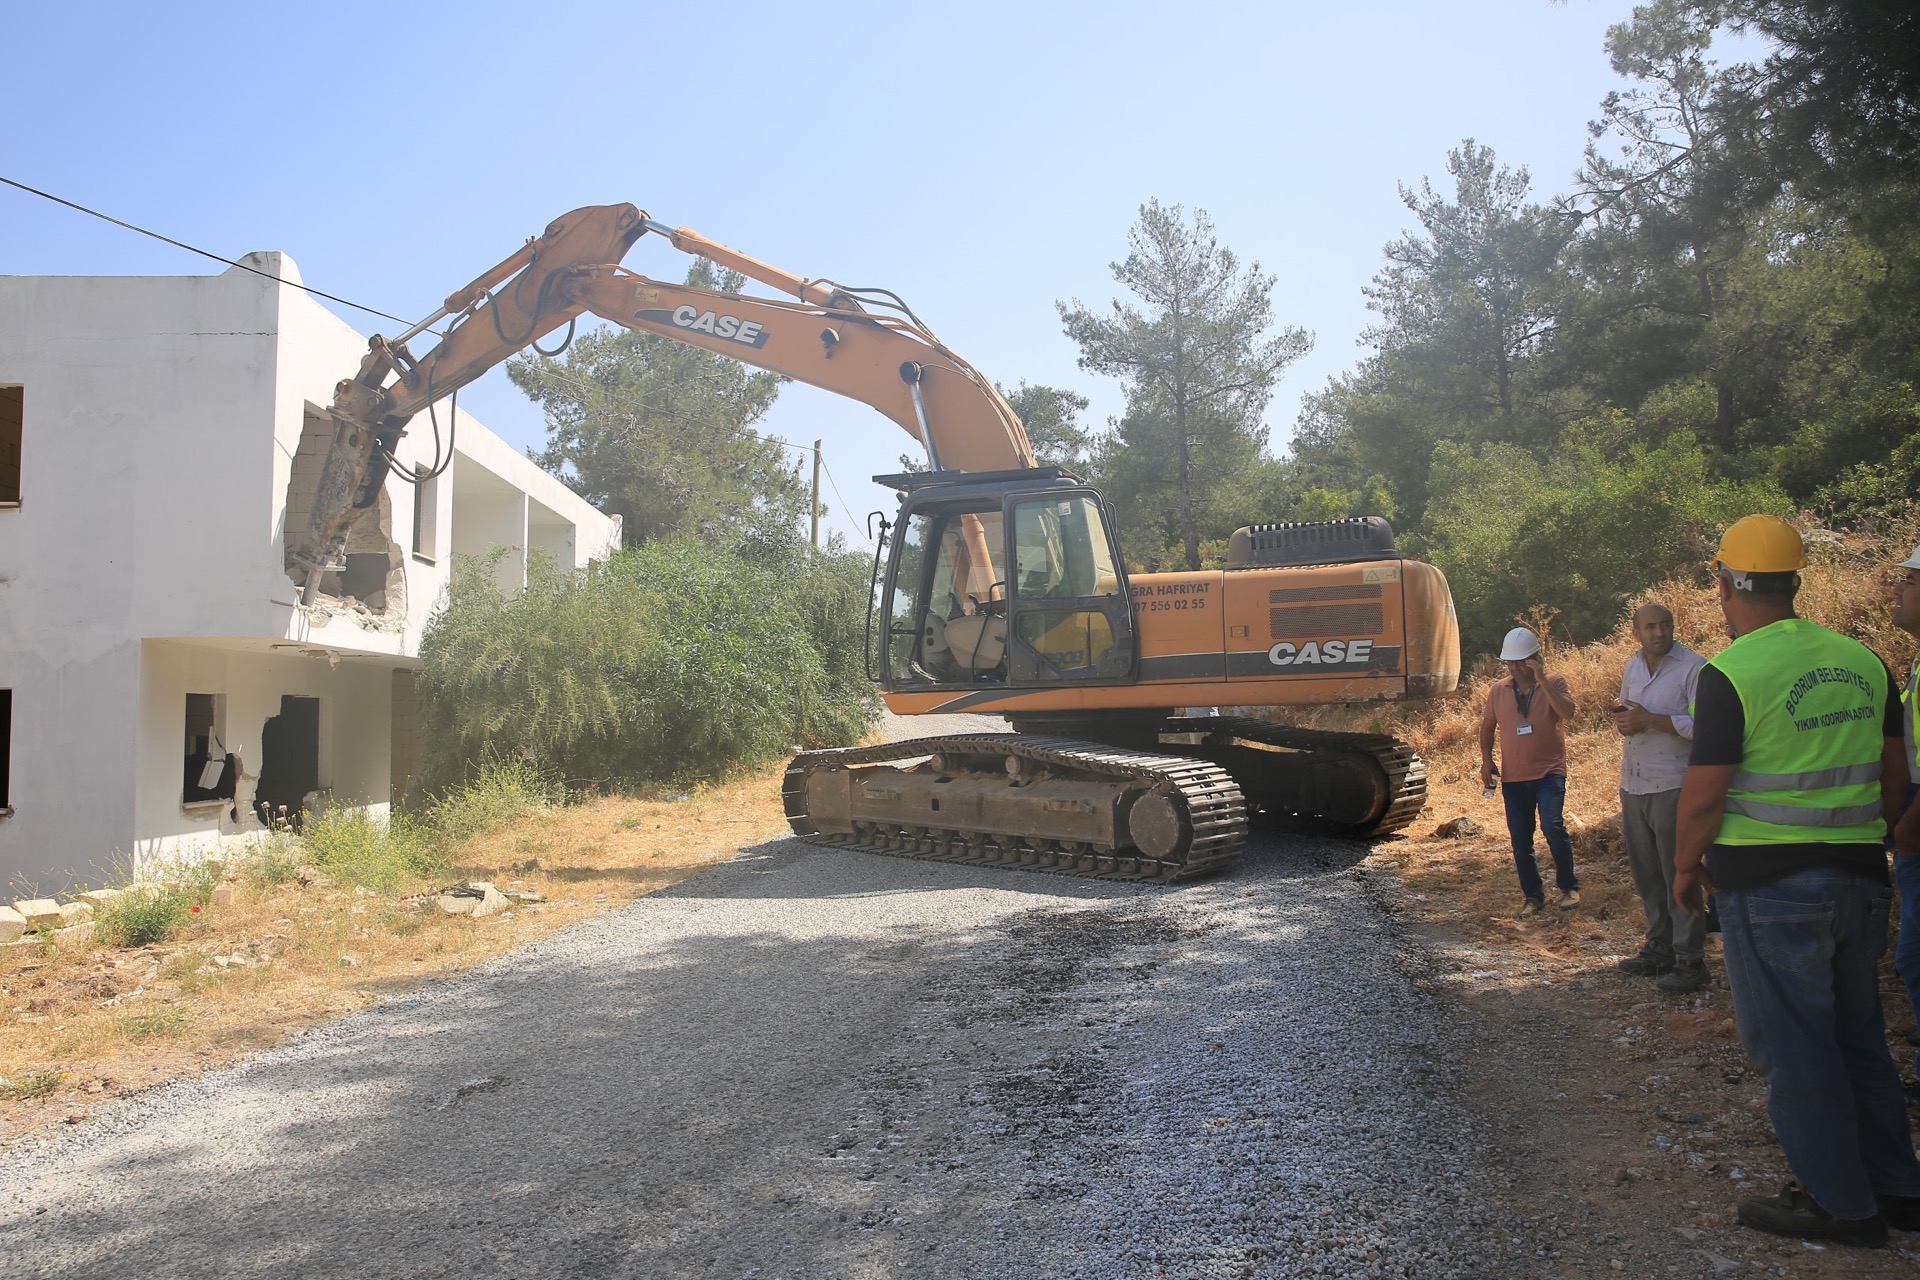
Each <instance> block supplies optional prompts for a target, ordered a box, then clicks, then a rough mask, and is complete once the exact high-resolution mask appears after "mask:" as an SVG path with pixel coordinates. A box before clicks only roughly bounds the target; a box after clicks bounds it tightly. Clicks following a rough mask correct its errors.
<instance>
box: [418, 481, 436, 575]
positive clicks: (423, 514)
mask: <svg viewBox="0 0 1920 1280" xmlns="http://www.w3.org/2000/svg"><path fill="white" fill-rule="evenodd" d="M413 474H414V480H415V483H414V486H413V554H414V558H415V559H418V560H425V561H426V562H427V563H428V564H432V563H433V562H434V561H435V560H438V559H439V558H440V481H439V479H438V477H436V478H434V479H432V480H429V479H427V476H429V475H431V474H432V473H431V472H430V471H428V470H427V468H425V467H423V466H421V465H419V464H418V463H415V464H414V468H413Z"/></svg>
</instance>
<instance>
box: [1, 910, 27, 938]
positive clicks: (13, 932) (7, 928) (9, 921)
mask: <svg viewBox="0 0 1920 1280" xmlns="http://www.w3.org/2000/svg"><path fill="white" fill-rule="evenodd" d="M26 931H27V918H26V917H25V916H23V915H21V914H20V913H19V912H18V911H15V910H14V909H13V908H12V907H0V942H12V941H13V940H14V939H16V938H18V937H19V936H20V935H21V934H23V933H25V932H26Z"/></svg>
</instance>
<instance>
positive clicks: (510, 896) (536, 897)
mask: <svg viewBox="0 0 1920 1280" xmlns="http://www.w3.org/2000/svg"><path fill="white" fill-rule="evenodd" d="M501 892H502V893H504V894H506V895H507V901H509V902H517V903H519V904H520V905H521V906H532V905H533V904H534V903H536V902H545V901H546V900H547V895H546V894H544V893H536V892H535V891H534V890H532V889H503V890H501Z"/></svg>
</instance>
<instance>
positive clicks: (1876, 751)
mask: <svg viewBox="0 0 1920 1280" xmlns="http://www.w3.org/2000/svg"><path fill="white" fill-rule="evenodd" d="M1805 564H1806V555H1805V550H1804V548H1803V546H1802V544H1801V540H1800V534H1799V532H1798V531H1797V530H1795V529H1794V528H1793V526H1792V525H1789V524H1787V523H1786V522H1785V521H1784V520H1780V519H1778V518H1776V517H1773V516H1747V517H1745V518H1744V519H1741V520H1739V521H1736V522H1735V523H1734V524H1733V525H1732V526H1731V527H1730V528H1728V530H1727V532H1726V535H1725V536H1724V537H1722V538H1721V540H1720V550H1719V552H1718V554H1717V556H1716V558H1715V561H1714V573H1715V576H1716V578H1717V580H1718V589H1719V595H1720V609H1721V612H1722V613H1723V614H1724V615H1725V617H1726V620H1727V630H1728V632H1729V634H1731V635H1732V636H1733V642H1732V643H1731V644H1729V645H1728V646H1727V647H1726V648H1725V649H1724V650H1722V651H1721V652H1720V654H1719V655H1718V656H1717V657H1715V658H1713V659H1712V660H1711V661H1709V662H1708V663H1707V665H1706V666H1705V667H1703V668H1701V671H1700V675H1699V683H1698V686H1697V692H1696V694H1695V699H1694V705H1693V749H1692V752H1691V754H1690V756H1689V759H1688V765H1687V773H1686V778H1685V780H1684V781H1683V782H1682V783H1681V787H1680V819H1679V823H1680V835H1679V845H1678V849H1677V851H1676V857H1675V867H1674V872H1675V874H1674V886H1673V896H1674V900H1675V901H1676V902H1677V903H1679V905H1680V907H1681V908H1682V909H1683V910H1685V911H1688V912H1690V913H1692V914H1695V915H1698V914H1700V913H1701V912H1702V911H1703V910H1704V905H1705V904H1704V901H1703V895H1704V894H1705V893H1706V892H1711V893H1712V894H1713V901H1714V906H1715V908H1716V910H1717V913H1718V915H1719V917H1720V922H1721V930H1722V937H1723V940H1724V942H1725V946H1726V967H1727V982H1728V985H1729V986H1730V987H1731V988H1732V991H1733V1009H1734V1016H1735V1018H1736V1019H1737V1021H1738V1024H1739V1028H1740V1041H1741V1043H1742V1044H1743V1045H1744V1046H1745V1047H1746V1050H1747V1054H1748V1056H1750V1057H1751V1058H1752V1059H1753V1060H1754V1063H1755V1065H1756V1066H1758V1067H1759V1068H1760V1070H1761V1071H1763V1072H1764V1073H1765V1074H1766V1077H1767V1084H1768V1088H1769V1095H1768V1102H1767V1111H1768V1114H1769V1115H1770V1116H1771V1117H1772V1118H1773V1125H1774V1130H1775V1132H1776V1133H1778V1135H1779V1138H1780V1145H1781V1147H1782V1148H1784V1149H1785V1151H1786V1155H1787V1163H1788V1164H1789V1165H1791V1166H1792V1168H1793V1172H1794V1176H1795V1177H1796V1178H1797V1179H1798V1181H1797V1182H1793V1183H1788V1184H1787V1187H1786V1189H1785V1190H1784V1191H1782V1192H1781V1193H1780V1194H1779V1195H1777V1196H1766V1197H1755V1198H1751V1199H1746V1200H1742V1201H1741V1202H1740V1221H1741V1223H1743V1224H1744V1225H1746V1226H1749V1227H1753V1228H1756V1229H1758V1230H1761V1231H1771V1232H1774V1233H1776V1234H1779V1235H1789V1236H1799V1237H1801V1238H1803V1239H1811V1240H1823V1241H1830V1242H1833V1243H1838V1244H1852V1245H1862V1246H1867V1247H1881V1246H1884V1245H1885V1244H1886V1242H1887V1229H1888V1227H1889V1226H1893V1227H1896V1228H1898V1229H1900V1230H1903V1231H1912V1230H1920V1162H1916V1160H1915V1158H1914V1149H1913V1135H1912V1132H1911V1131H1910V1130H1909V1128H1908V1126H1907V1108H1906V1098H1905V1095H1904V1094H1903V1093H1902V1091H1901V1088H1900V1073H1899V1070H1898V1068H1896V1067H1895V1066H1894V1063H1893V1056H1892V1055H1891V1054H1890V1053H1888V1051H1887V1040H1886V1022H1885V1018H1884V1016H1883V1015H1882V1013H1881V1009H1880V986H1879V973H1878V969H1879V963H1880V957H1881V956H1882V955H1884V954H1885V952H1886V949H1887V918H1888V913H1889V911H1890V908H1891V903H1892V898H1893V890H1892V887H1891V885H1890V883H1889V880H1888V876H1887V857H1886V851H1885V847H1884V841H1885V838H1886V833H1887V826H1886V822H1885V821H1884V820H1883V817H1882V815H1883V813H1887V812H1898V809H1899V805H1900V803H1901V801H1902V799H1903V798H1904V792H1905V788H1906V781H1907V771H1906V762H1905V753H1904V747H1903V741H1902V729H1901V715H1900V711H1901V708H1900V703H1899V701H1898V699H1897V698H1896V697H1895V696H1894V687H1895V686H1894V683H1893V673H1892V672H1891V671H1889V670H1888V669H1887V665H1886V663H1884V662H1882V661H1881V660H1880V659H1879V658H1878V657H1876V656H1875V655H1874V653H1873V651H1872V650H1870V649H1868V648H1867V647H1866V646H1865V645H1862V644H1860V643H1859V642H1857V641H1854V640H1850V639H1848V638H1847V637H1845V636H1842V635H1839V634H1837V633H1835V632H1832V631H1829V630H1827V629H1826V628H1825V627H1821V626H1816V625H1815V624H1813V623H1811V622H1808V621H1806V620H1805V619H1803V618H1799V617H1796V616H1795V615H1794V611H1793V598H1794V594H1795V592H1797V591H1798V590H1799V587H1800V572H1799V571H1800V570H1801V569H1802V568H1803V567H1804V566H1805Z"/></svg>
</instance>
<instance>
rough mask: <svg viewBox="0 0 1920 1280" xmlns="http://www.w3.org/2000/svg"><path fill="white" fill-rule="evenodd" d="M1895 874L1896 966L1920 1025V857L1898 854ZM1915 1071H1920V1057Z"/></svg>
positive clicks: (1915, 1065)
mask: <svg viewBox="0 0 1920 1280" xmlns="http://www.w3.org/2000/svg"><path fill="white" fill-rule="evenodd" d="M1909 803H1911V802H1909ZM1893 875H1894V879H1895V880H1896V881H1897V882H1898V883H1899V885H1900V945H1899V946H1897V947H1895V948H1894V949H1893V967H1894V969H1895V970H1897V971H1898V972H1899V974H1900V981H1901V982H1903V983H1905V984H1906V988H1907V999H1908V1000H1909V1001H1911V1002H1912V1003H1913V1017H1914V1021H1916V1022H1920V858H1902V857H1900V856H1899V855H1898V854H1896V855H1894V859H1893ZM1913 1068H1914V1070H1915V1071H1920V1054H1916V1055H1915V1057H1914V1064H1913Z"/></svg>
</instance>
